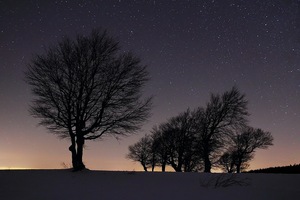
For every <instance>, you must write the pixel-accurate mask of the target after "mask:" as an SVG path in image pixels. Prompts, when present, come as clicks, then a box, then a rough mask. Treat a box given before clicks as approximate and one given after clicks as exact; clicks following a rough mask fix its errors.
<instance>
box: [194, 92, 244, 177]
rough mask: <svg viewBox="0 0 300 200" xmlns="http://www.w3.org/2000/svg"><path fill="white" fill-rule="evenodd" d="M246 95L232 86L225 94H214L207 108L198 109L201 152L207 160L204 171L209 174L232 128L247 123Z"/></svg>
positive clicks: (199, 146)
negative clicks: (213, 161)
mask: <svg viewBox="0 0 300 200" xmlns="http://www.w3.org/2000/svg"><path fill="white" fill-rule="evenodd" d="M247 116H248V112H247V101H246V99H245V95H243V94H241V93H240V92H239V90H238V89H237V88H235V87H233V88H232V89H231V90H230V91H227V92H225V93H223V94H222V95H214V94H212V95H211V98H210V101H209V102H208V104H207V105H206V107H205V108H204V109H203V108H199V109H198V111H197V117H196V129H197V134H198V135H197V138H198V145H197V148H198V152H199V154H200V156H201V157H202V159H203V161H204V172H210V171H211V168H212V160H216V159H217V158H218V157H219V154H220V153H221V151H220V150H221V148H222V147H224V144H225V141H226V138H227V136H229V135H231V133H232V129H236V128H240V127H243V126H244V125H245V124H246V122H247V120H246V117H247Z"/></svg>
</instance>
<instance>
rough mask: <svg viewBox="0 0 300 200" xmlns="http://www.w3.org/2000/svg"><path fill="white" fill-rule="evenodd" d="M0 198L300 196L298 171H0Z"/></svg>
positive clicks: (256, 198)
mask: <svg viewBox="0 0 300 200" xmlns="http://www.w3.org/2000/svg"><path fill="white" fill-rule="evenodd" d="M231 183H233V184H234V185H232V186H228V187H222V185H226V184H231ZM216 184H217V187H215V186H216ZM218 184H219V185H218ZM239 184H241V185H243V186H239ZM0 199H1V200H15V199H18V200H19V199H22V200H26V199H30V200H47V199H55V200H60V199H62V200H67V199H71V200H77V199H81V200H82V199H84V200H89V199H101V200H113V199H116V200H117V199H118V200H123V199H124V200H125V199H126V200H127V199H128V200H135V199H139V200H150V199H151V200H154V199H155V200H160V199H165V200H168V199H170V200H177V199H178V200H179V199H180V200H186V199H188V200H189V199H199V200H203V199H210V200H213V199H222V200H227V199H228V200H234V199H242V200H246V199H251V200H266V199H271V200H273V199H282V200H290V199H300V174H296V175H285V174H233V175H229V174H227V175H226V174H204V173H172V172H169V173H161V172H155V173H152V172H148V173H146V172H110V171H88V170H87V171H82V172H76V173H72V172H70V171H68V170H3V171H0Z"/></svg>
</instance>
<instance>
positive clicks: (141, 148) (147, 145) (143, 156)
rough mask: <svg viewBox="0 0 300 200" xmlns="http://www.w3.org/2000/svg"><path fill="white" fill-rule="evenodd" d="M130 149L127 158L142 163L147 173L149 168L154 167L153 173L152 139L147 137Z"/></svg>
mask: <svg viewBox="0 0 300 200" xmlns="http://www.w3.org/2000/svg"><path fill="white" fill-rule="evenodd" d="M128 149H129V153H128V155H127V158H129V159H131V160H133V161H136V162H140V163H141V165H142V166H143V169H144V170H145V171H148V170H147V168H148V167H149V166H152V171H153V170H154V165H153V163H154V161H153V154H152V138H151V137H150V136H149V135H145V136H144V137H142V138H141V139H140V140H139V141H138V142H137V143H135V144H133V145H130V146H129V147H128Z"/></svg>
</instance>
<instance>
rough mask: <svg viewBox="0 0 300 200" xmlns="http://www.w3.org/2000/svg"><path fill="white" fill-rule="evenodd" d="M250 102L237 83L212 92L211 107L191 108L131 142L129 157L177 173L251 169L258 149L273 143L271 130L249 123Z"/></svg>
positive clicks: (209, 104) (145, 165)
mask: <svg viewBox="0 0 300 200" xmlns="http://www.w3.org/2000/svg"><path fill="white" fill-rule="evenodd" d="M248 115H249V114H248V111H247V100H246V99H245V95H243V94H241V93H240V91H239V90H238V89H237V88H236V87H233V88H232V89H231V90H230V91H227V92H225V93H223V94H222V95H215V94H212V95H211V98H210V100H209V102H208V103H207V104H206V106H205V107H203V108H202V107H199V108H197V109H195V110H192V111H191V110H190V109H188V110H186V111H185V112H183V113H180V114H179V115H178V116H175V117H172V118H170V119H169V120H167V121H166V122H164V123H162V124H160V125H159V126H155V127H154V128H153V129H152V131H151V134H150V135H146V136H144V137H143V138H141V140H140V141H138V142H137V143H135V144H133V145H131V146H129V154H128V155H127V157H128V158H129V159H132V160H134V161H137V162H140V163H141V165H142V166H143V168H144V170H145V171H147V168H150V167H151V169H152V170H154V167H155V166H160V167H161V169H162V171H165V169H166V166H171V167H172V168H173V169H174V170H175V171H176V172H182V171H184V172H191V171H204V172H211V169H212V167H219V168H221V169H223V170H224V171H227V172H229V173H232V172H237V173H239V172H241V170H243V169H245V168H247V166H248V162H249V161H250V160H251V159H252V158H253V156H254V153H255V150H257V149H265V148H267V147H268V146H270V145H272V144H273V143H272V141H273V137H272V136H271V134H270V133H269V132H265V131H262V130H261V129H254V128H251V127H249V126H248V125H247V116H248Z"/></svg>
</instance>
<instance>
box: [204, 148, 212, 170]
mask: <svg viewBox="0 0 300 200" xmlns="http://www.w3.org/2000/svg"><path fill="white" fill-rule="evenodd" d="M204 172H207V173H210V172H211V162H210V159H209V155H208V154H207V153H206V154H205V155H204Z"/></svg>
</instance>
